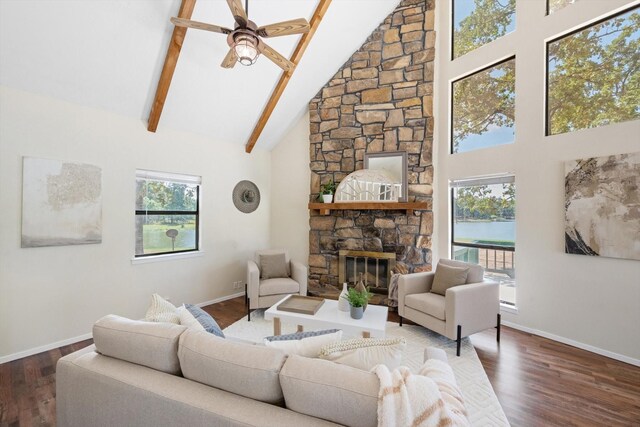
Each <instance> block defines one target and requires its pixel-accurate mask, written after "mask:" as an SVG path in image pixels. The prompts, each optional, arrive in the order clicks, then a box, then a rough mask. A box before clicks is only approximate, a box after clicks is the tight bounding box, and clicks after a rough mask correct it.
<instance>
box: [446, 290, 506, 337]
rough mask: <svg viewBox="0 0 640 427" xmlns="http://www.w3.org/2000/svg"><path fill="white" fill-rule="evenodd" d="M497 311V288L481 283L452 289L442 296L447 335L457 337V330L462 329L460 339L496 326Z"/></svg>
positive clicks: (498, 296)
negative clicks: (460, 327) (459, 326)
mask: <svg viewBox="0 0 640 427" xmlns="http://www.w3.org/2000/svg"><path fill="white" fill-rule="evenodd" d="M499 312H500V286H499V285H498V283H497V282H494V281H491V280H484V281H483V282H479V283H469V284H466V285H460V286H454V287H452V288H449V289H447V292H446V294H445V316H446V319H447V324H446V335H447V337H449V338H451V339H455V337H456V334H457V332H456V328H457V326H458V325H461V326H462V336H463V337H466V336H469V335H471V334H474V333H476V332H480V331H483V330H485V329H489V328H492V327H494V326H496V323H497V319H496V316H497V314H498V313H499Z"/></svg>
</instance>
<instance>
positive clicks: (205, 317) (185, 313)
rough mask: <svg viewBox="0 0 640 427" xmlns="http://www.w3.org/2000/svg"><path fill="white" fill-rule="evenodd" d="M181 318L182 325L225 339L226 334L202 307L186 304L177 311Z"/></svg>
mask: <svg viewBox="0 0 640 427" xmlns="http://www.w3.org/2000/svg"><path fill="white" fill-rule="evenodd" d="M176 313H178V316H179V317H180V324H181V325H184V326H186V327H187V328H189V329H193V330H195V331H207V332H209V333H210V334H213V335H217V336H219V337H220V338H224V332H222V329H220V326H218V322H216V321H215V319H214V318H213V317H211V315H210V314H209V313H207V312H206V311H204V310H203V309H201V308H200V307H197V306H195V305H193V304H185V305H182V306H180V307H178V309H177V310H176Z"/></svg>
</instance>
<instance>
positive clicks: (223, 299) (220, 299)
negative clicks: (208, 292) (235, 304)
mask: <svg viewBox="0 0 640 427" xmlns="http://www.w3.org/2000/svg"><path fill="white" fill-rule="evenodd" d="M243 295H244V291H242V292H238V293H235V294H231V295H227V296H226V297H220V298H216V299H212V300H209V301H205V302H201V303H200V304H195V305H197V306H198V307H204V306H206V305H211V304H215V303H218V302H222V301H227V300H230V299H234V298H238V297H241V296H243Z"/></svg>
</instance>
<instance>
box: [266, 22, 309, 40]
mask: <svg viewBox="0 0 640 427" xmlns="http://www.w3.org/2000/svg"><path fill="white" fill-rule="evenodd" d="M308 32H309V23H308V22H307V20H306V19H304V18H298V19H292V20H290V21H284V22H278V23H276V24H271V25H264V26H262V27H260V28H258V29H257V30H256V33H258V35H259V36H260V37H279V36H288V35H291V34H303V33H308Z"/></svg>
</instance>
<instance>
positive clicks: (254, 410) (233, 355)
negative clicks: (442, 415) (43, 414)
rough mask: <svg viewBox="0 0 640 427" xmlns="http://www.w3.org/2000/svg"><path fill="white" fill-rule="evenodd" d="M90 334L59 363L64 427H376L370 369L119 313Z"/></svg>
mask: <svg viewBox="0 0 640 427" xmlns="http://www.w3.org/2000/svg"><path fill="white" fill-rule="evenodd" d="M93 335H94V342H95V344H94V345H92V346H90V347H87V348H85V349H83V350H80V351H77V352H75V353H72V354H70V355H68V356H65V357H63V358H61V359H60V360H59V362H58V365H57V374H56V377H57V378H56V395H57V397H56V400H57V420H58V426H60V427H66V426H68V427H80V426H82V427H85V426H97V427H100V426H105V427H106V426H109V427H114V426H141V427H144V426H154V427H157V426H296V427H297V426H327V425H351V426H375V425H377V415H376V414H377V400H378V398H377V396H378V388H379V380H378V378H377V376H376V375H375V374H374V373H371V372H367V371H363V370H359V369H356V368H351V367H349V366H345V365H339V364H337V363H334V362H330V361H327V360H321V359H310V358H305V357H300V356H289V357H287V355H286V354H284V353H283V352H282V351H280V350H278V349H274V348H269V347H265V346H260V345H251V344H247V343H245V342H236V341H233V340H231V339H222V338H218V337H216V336H214V335H211V334H209V333H207V332H201V331H193V330H188V329H187V328H185V327H184V326H181V325H174V324H169V323H150V322H140V321H133V320H129V319H125V318H121V317H118V316H106V317H104V318H102V319H100V320H99V321H98V322H96V324H95V326H94V330H93ZM439 357H442V354H439ZM445 359H446V356H445Z"/></svg>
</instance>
